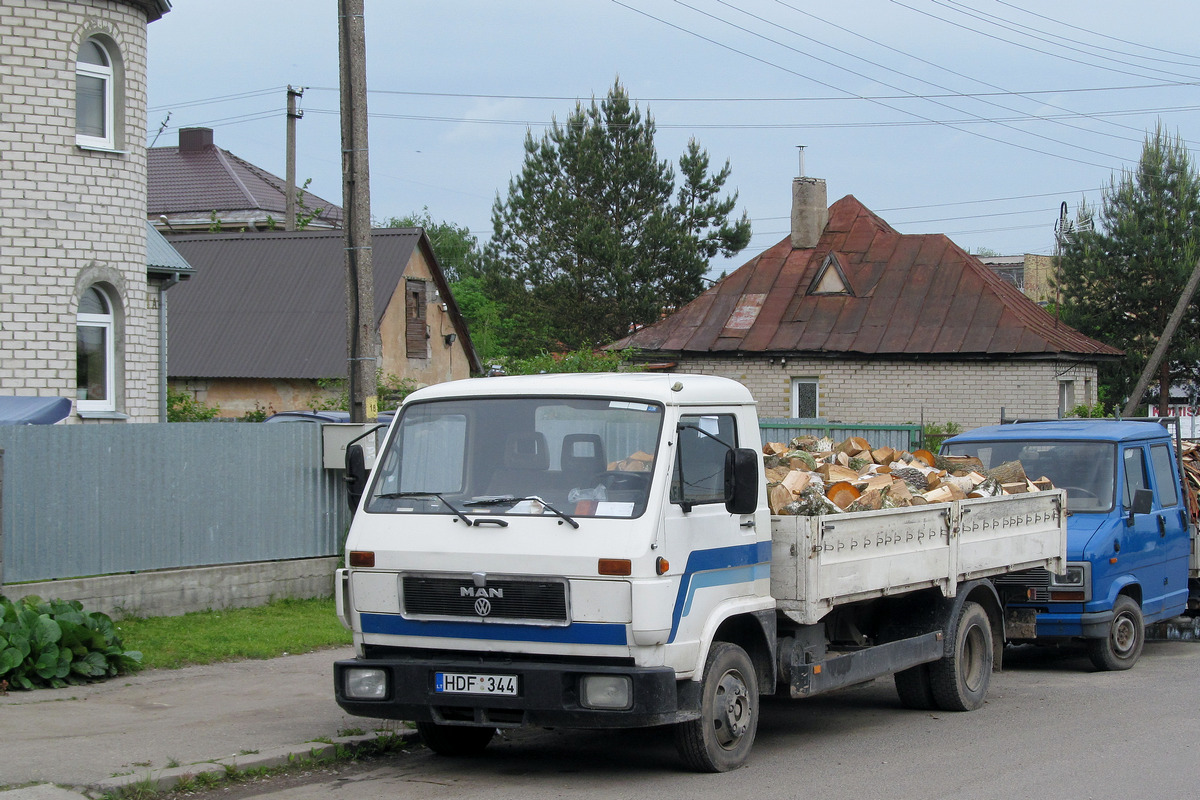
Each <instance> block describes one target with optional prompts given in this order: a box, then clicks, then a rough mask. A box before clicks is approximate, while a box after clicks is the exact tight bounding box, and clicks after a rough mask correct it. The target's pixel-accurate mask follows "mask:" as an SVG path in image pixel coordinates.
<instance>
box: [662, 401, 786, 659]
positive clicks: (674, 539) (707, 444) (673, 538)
mask: <svg viewBox="0 0 1200 800" xmlns="http://www.w3.org/2000/svg"><path fill="white" fill-rule="evenodd" d="M689 411H690V409H689ZM679 425H680V427H679V432H678V436H677V437H676V447H677V452H676V453H675V454H674V463H673V466H672V473H671V496H670V503H669V504H668V505H667V507H666V510H665V511H664V521H665V526H664V527H665V530H666V538H667V542H666V544H667V547H666V548H665V549H666V552H667V553H668V554H669V558H670V561H671V567H672V568H671V572H672V573H674V572H675V571H676V570H677V569H678V570H680V571H681V572H682V573H683V574H682V575H681V580H680V585H679V589H678V593H677V596H676V598H675V608H674V610H673V620H672V629H671V641H681V642H682V641H691V640H694V639H696V638H697V637H698V636H699V634H700V628H701V627H702V626H703V624H704V621H705V620H706V619H708V618H709V616H710V612H711V611H712V609H713V608H714V607H715V606H716V605H717V604H718V603H720V602H722V601H724V600H725V599H727V598H730V597H738V596H744V595H749V594H755V586H754V581H756V580H758V579H760V578H764V577H768V576H769V574H770V573H769V566H770V560H771V556H770V540H769V539H768V540H767V542H766V546H765V548H764V547H760V546H759V544H758V542H757V538H758V532H757V531H756V530H755V528H754V525H753V522H754V516H753V515H745V516H744V517H741V516H731V515H730V514H729V512H728V511H726V510H725V456H726V453H727V452H728V451H729V448H730V447H737V446H738V440H737V417H736V416H735V415H734V414H732V413H729V411H728V410H727V409H725V410H723V411H721V412H718V411H713V412H712V413H705V412H702V411H699V410H698V411H697V412H693V413H688V414H684V415H682V416H681V417H680V420H679ZM743 523H746V524H743ZM767 535H769V532H768V533H767Z"/></svg>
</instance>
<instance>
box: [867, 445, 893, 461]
mask: <svg viewBox="0 0 1200 800" xmlns="http://www.w3.org/2000/svg"><path fill="white" fill-rule="evenodd" d="M895 455H896V451H895V450H893V449H892V448H890V447H881V448H879V449H878V450H872V451H871V460H872V461H874V462H875V463H876V464H890V463H892V460H893V458H895Z"/></svg>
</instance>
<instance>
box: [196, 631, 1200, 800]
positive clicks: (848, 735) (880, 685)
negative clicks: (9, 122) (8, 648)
mask: <svg viewBox="0 0 1200 800" xmlns="http://www.w3.org/2000/svg"><path fill="white" fill-rule="evenodd" d="M1198 689H1200V644H1197V643H1191V642H1152V643H1149V644H1148V645H1147V647H1146V654H1145V656H1144V657H1143V659H1142V661H1141V662H1140V663H1139V664H1138V665H1137V666H1136V667H1135V668H1134V669H1133V670H1132V671H1131V672H1123V673H1096V672H1092V671H1091V667H1090V664H1089V662H1088V661H1087V659H1086V658H1084V657H1082V655H1081V654H1079V653H1078V652H1076V653H1073V654H1072V653H1068V654H1064V653H1062V652H1060V651H1042V650H1034V649H1032V648H1022V649H1020V650H1018V651H1015V652H1014V651H1010V658H1009V666H1008V668H1007V669H1006V670H1005V672H1004V673H1003V674H998V675H996V676H994V678H993V683H992V689H991V693H990V695H989V700H988V703H987V705H985V706H984V708H982V709H980V710H979V711H976V712H972V713H968V714H955V713H943V712H936V713H928V712H912V711H905V710H903V709H901V708H900V707H899V704H898V702H897V700H896V697H895V693H894V691H893V689H892V686H891V682H890V681H877V682H875V683H873V684H870V685H867V686H864V687H859V688H855V689H850V690H847V691H844V692H841V693H838V694H836V695H831V696H826V697H822V698H815V699H813V700H808V701H800V702H788V701H776V700H772V701H769V702H768V703H766V705H765V708H764V711H763V716H762V722H761V725H760V726H759V733H758V741H757V743H756V745H755V750H754V752H753V753H752V754H751V757H750V761H749V763H748V765H747V766H746V767H745V768H743V769H741V770H738V771H736V772H733V773H729V774H725V775H694V774H690V773H687V772H684V771H683V770H682V768H681V767H680V765H679V762H678V761H677V759H676V757H675V753H674V748H673V747H672V745H671V742H670V736H669V735H668V734H666V733H665V732H663V731H659V730H648V731H633V732H615V733H614V732H604V733H597V732H575V731H522V732H518V733H515V734H511V735H507V736H505V737H504V738H503V739H498V740H497V741H496V742H494V743H493V744H492V746H491V747H490V748H489V749H488V751H487V752H486V753H485V754H484V756H483V757H481V758H477V759H471V760H452V759H444V758H439V757H436V756H433V755H432V754H430V753H429V752H428V751H425V750H423V749H420V748H418V749H415V750H414V751H413V752H411V753H408V754H404V755H398V756H395V757H391V758H388V759H386V760H383V761H379V762H375V763H374V764H370V765H367V766H365V767H351V768H344V769H341V770H339V771H338V772H337V773H336V774H333V773H324V774H313V775H309V776H304V777H302V778H300V779H292V780H290V781H288V782H287V783H286V785H284V784H279V785H275V786H272V785H270V784H265V785H258V786H255V787H253V788H252V789H244V790H241V791H238V790H234V792H233V793H230V792H228V791H227V792H225V793H223V794H222V796H223V797H234V798H238V797H246V796H249V795H251V794H253V795H255V796H259V797H263V798H280V800H282V798H285V797H286V798H287V800H307V799H308V798H313V800H316V799H317V798H320V799H321V800H325V799H326V798H328V797H330V796H336V797H338V798H339V800H367V799H368V798H389V800H404V799H405V798H421V800H441V799H442V798H455V799H456V800H457V799H459V798H463V799H464V800H465V799H470V800H475V799H476V798H478V800H498V798H518V797H519V798H521V799H522V800H544V799H546V798H560V797H564V796H568V795H569V796H570V797H572V798H589V797H597V798H601V797H602V798H638V800H645V799H646V798H652V799H653V800H671V799H672V798H686V800H707V799H708V798H714V800H716V799H717V798H719V799H720V800H727V799H728V798H729V797H730V796H735V797H742V798H751V797H753V798H756V800H758V799H759V798H796V797H802V796H806V795H813V796H816V797H819V798H820V800H843V798H844V799H845V800H863V799H864V798H879V797H887V798H889V800H931V799H933V798H947V799H949V798H955V800H958V799H960V798H971V800H985V799H987V798H996V799H997V800H1000V799H1003V800H1008V799H1010V798H1011V799H1012V800H1027V799H1028V798H1031V797H1062V798H1072V800H1080V799H1082V798H1095V800H1103V799H1107V798H1114V799H1115V798H1121V799H1122V800H1127V799H1128V798H1137V799H1138V800H1154V799H1155V798H1164V799H1165V798H1172V800H1176V799H1179V798H1189V797H1196V796H1197V795H1198V794H1200V769H1197V762H1198V756H1200V711H1198V710H1197V705H1198V700H1197V693H1198ZM214 796H215V795H214Z"/></svg>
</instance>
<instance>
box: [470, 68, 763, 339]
mask: <svg viewBox="0 0 1200 800" xmlns="http://www.w3.org/2000/svg"><path fill="white" fill-rule="evenodd" d="M654 131H655V127H654V121H653V119H652V118H651V117H650V115H649V114H646V116H645V117H643V116H642V113H641V112H640V111H639V110H638V108H637V106H636V105H634V104H632V103H631V102H630V99H629V95H628V94H627V93H626V91H625V89H624V88H623V87H622V86H621V84H620V82H619V81H618V82H616V83H614V85H613V87H612V89H611V90H610V91H609V93H608V95H607V97H605V99H604V100H603V101H601V102H600V103H599V104H597V103H596V101H595V100H593V101H592V103H591V105H590V106H588V107H586V108H585V107H584V106H583V105H582V104H580V103H577V104H576V106H575V110H574V111H573V112H571V114H570V116H569V117H568V119H567V121H566V123H565V124H561V125H560V124H559V123H558V122H557V121H555V122H553V124H552V125H551V127H550V129H549V130H548V131H547V132H546V133H545V134H544V135H543V136H542V137H541V139H540V140H539V139H535V138H534V136H533V134H532V132H529V133H527V134H526V137H525V161H524V164H523V166H522V169H521V173H520V175H518V176H517V177H514V178H513V179H512V180H511V181H510V182H509V186H508V196H507V197H506V198H504V199H501V197H500V196H499V194H497V197H496V202H495V204H494V205H493V208H492V226H493V238H492V241H491V243H490V244H489V245H488V247H487V248H486V249H485V251H484V259H483V278H484V283H485V286H486V287H487V290H488V293H489V294H490V295H491V296H492V297H494V298H495V299H496V300H497V302H498V303H499V305H500V306H501V310H502V312H503V313H502V318H503V328H502V330H501V331H500V332H499V336H500V339H501V342H502V345H503V347H504V348H505V349H506V350H507V352H508V353H509V354H510V355H514V356H525V357H527V356H530V355H533V354H536V353H539V352H541V351H545V350H559V349H563V348H566V349H571V350H579V349H588V348H592V347H595V346H597V345H601V344H605V343H608V342H611V341H613V340H615V339H619V338H621V337H622V336H625V335H626V334H627V333H628V332H629V330H630V327H631V326H632V325H644V324H647V323H650V322H654V321H655V320H657V319H658V318H659V316H660V315H661V314H662V313H663V312H664V311H666V310H668V309H671V308H676V307H678V306H681V305H683V304H684V303H686V302H688V301H690V300H691V299H693V298H694V297H695V296H696V295H698V294H699V293H700V292H701V291H702V290H703V288H704V287H703V282H702V278H703V276H704V273H705V271H706V270H707V268H708V261H709V259H711V258H712V257H713V256H714V255H716V254H717V253H722V254H724V255H726V256H732V255H734V254H735V253H737V252H739V251H740V250H742V249H743V248H745V247H746V245H747V244H748V243H749V241H750V220H749V219H748V218H747V216H746V215H745V214H743V215H742V217H741V219H739V220H738V221H736V222H730V221H729V214H730V213H731V212H732V211H733V208H734V205H735V204H736V202H737V193H736V192H734V193H733V194H732V195H731V196H729V197H726V198H724V199H722V197H721V193H722V189H723V187H724V184H725V182H726V181H727V180H728V178H729V174H730V167H729V163H728V161H727V162H726V163H725V166H724V167H723V168H722V169H720V170H718V171H717V172H715V173H710V171H709V159H708V154H707V153H706V152H705V151H703V150H702V149H701V148H700V146H699V145H698V144H697V143H696V142H695V141H692V142H690V143H689V145H688V147H687V150H686V152H685V153H684V154H683V156H682V157H681V158H680V159H679V168H680V174H681V178H682V182H681V185H680V186H679V188H678V194H676V181H675V172H674V169H673V168H672V166H671V164H670V163H669V162H668V161H666V160H660V159H659V158H658V154H657V151H656V149H655V146H654Z"/></svg>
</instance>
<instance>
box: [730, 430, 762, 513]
mask: <svg viewBox="0 0 1200 800" xmlns="http://www.w3.org/2000/svg"><path fill="white" fill-rule="evenodd" d="M759 463H760V457H759V455H758V453H756V452H755V451H753V450H751V449H749V448H746V447H742V448H738V449H736V450H730V451H729V452H727V453H726V454H725V510H726V511H728V512H729V513H730V514H753V513H754V512H755V511H757V510H758V465H759Z"/></svg>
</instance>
